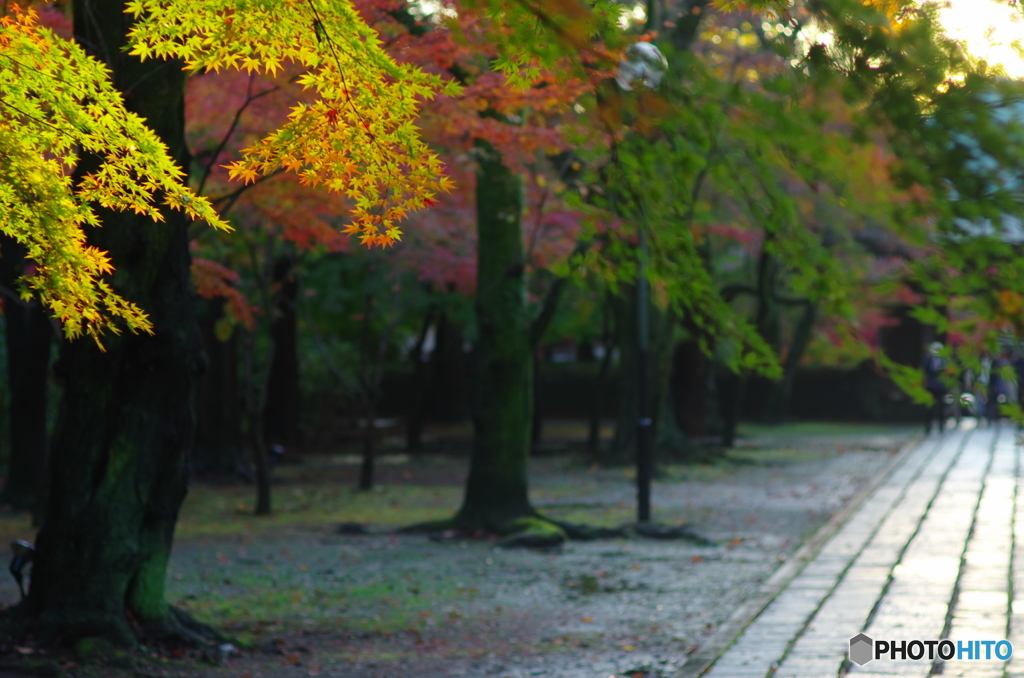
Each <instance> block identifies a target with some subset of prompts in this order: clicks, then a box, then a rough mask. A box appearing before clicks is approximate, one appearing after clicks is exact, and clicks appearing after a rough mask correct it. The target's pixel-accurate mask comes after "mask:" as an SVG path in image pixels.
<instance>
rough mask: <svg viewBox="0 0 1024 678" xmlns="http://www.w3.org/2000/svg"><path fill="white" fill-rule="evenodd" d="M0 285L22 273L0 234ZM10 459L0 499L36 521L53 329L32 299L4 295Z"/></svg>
mask: <svg viewBox="0 0 1024 678" xmlns="http://www.w3.org/2000/svg"><path fill="white" fill-rule="evenodd" d="M2 240H3V253H4V257H3V258H2V259H0V268H2V273H0V277H2V280H0V284H3V285H4V287H6V288H7V289H9V290H13V289H14V288H15V285H16V281H17V278H18V277H20V276H21V275H22V270H21V268H22V266H21V265H22V264H23V263H24V261H25V260H24V259H23V258H22V257H23V256H24V249H23V248H22V247H21V246H20V245H19V244H18V243H17V241H15V240H14V239H13V238H9V237H6V236H5V237H3V239H2ZM4 301H5V304H4V319H5V320H6V331H7V378H8V382H7V383H8V392H9V396H10V408H9V411H8V417H9V424H10V426H9V429H8V430H9V431H10V437H9V440H10V462H9V465H8V470H7V479H6V482H5V483H4V489H3V492H2V493H0V504H6V505H10V506H12V507H13V508H15V509H17V510H19V511H24V510H30V511H33V512H34V514H35V515H34V519H35V520H36V521H37V522H38V521H40V520H41V518H42V515H41V513H42V512H41V509H42V508H43V503H42V502H43V498H44V495H45V491H44V489H45V488H44V483H45V469H46V412H47V385H48V383H49V371H50V346H51V344H52V343H53V341H52V337H53V334H52V333H53V330H52V328H51V327H50V319H49V317H48V314H47V312H46V309H44V308H43V306H42V305H41V304H40V303H39V302H38V301H32V302H29V303H25V302H19V301H16V300H14V299H5V300H4Z"/></svg>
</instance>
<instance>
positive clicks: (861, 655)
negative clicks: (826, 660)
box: [850, 633, 875, 666]
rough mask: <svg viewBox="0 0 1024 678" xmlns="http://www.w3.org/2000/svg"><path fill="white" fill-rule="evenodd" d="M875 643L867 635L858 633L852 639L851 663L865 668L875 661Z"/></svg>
mask: <svg viewBox="0 0 1024 678" xmlns="http://www.w3.org/2000/svg"><path fill="white" fill-rule="evenodd" d="M874 649H875V641H873V640H871V638H870V637H868V635H867V634H864V633H858V634H857V635H855V636H854V637H853V638H850V661H851V662H853V663H854V664H856V665H857V666H864V665H865V664H867V663H868V662H869V661H871V660H872V659H874V654H875V652H874Z"/></svg>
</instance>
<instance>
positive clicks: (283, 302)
mask: <svg viewBox="0 0 1024 678" xmlns="http://www.w3.org/2000/svg"><path fill="white" fill-rule="evenodd" d="M294 268H295V260H294V259H293V258H292V257H290V256H282V257H278V259H277V260H276V261H275V262H274V270H273V281H274V286H275V287H276V288H277V294H276V295H275V296H274V316H273V321H272V322H271V325H270V337H271V339H270V340H271V342H272V343H273V346H274V352H273V355H272V357H271V362H270V374H269V375H268V382H267V402H266V405H265V406H264V408H263V436H264V439H265V441H266V443H267V444H268V445H281V446H283V447H284V448H285V449H286V450H288V449H291V448H294V446H295V445H297V444H298V442H299V401H300V393H299V345H298V314H297V307H296V303H297V302H298V294H299V283H298V280H297V279H296V277H295V270H294Z"/></svg>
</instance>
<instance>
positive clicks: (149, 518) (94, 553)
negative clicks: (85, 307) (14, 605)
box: [27, 0, 200, 644]
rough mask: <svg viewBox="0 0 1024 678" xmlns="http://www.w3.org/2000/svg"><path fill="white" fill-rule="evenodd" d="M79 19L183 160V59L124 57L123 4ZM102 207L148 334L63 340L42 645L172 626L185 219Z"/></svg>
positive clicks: (136, 106) (186, 423)
mask: <svg viewBox="0 0 1024 678" xmlns="http://www.w3.org/2000/svg"><path fill="white" fill-rule="evenodd" d="M74 16H75V27H74V28H75V35H76V37H77V39H78V40H79V41H80V42H81V43H82V44H83V45H84V46H85V48H86V49H87V50H88V51H89V52H90V53H92V54H93V55H94V56H97V57H98V58H100V59H105V60H106V62H107V65H108V66H109V67H110V68H111V70H112V72H113V78H114V83H115V85H116V86H117V87H118V88H120V89H121V90H122V91H123V92H124V93H125V99H126V103H127V105H128V108H129V109H130V110H133V111H135V112H136V113H138V114H140V115H142V116H143V117H145V118H147V119H148V124H149V125H150V126H151V127H152V128H153V129H154V130H155V131H156V132H157V134H159V135H160V136H161V137H162V138H163V140H164V142H165V143H166V144H167V145H168V147H169V150H170V153H171V157H173V158H176V159H177V160H178V161H179V162H181V164H182V165H187V163H186V162H185V159H186V156H187V151H186V148H185V143H184V120H185V116H184V94H185V74H184V73H183V72H182V70H181V68H180V64H177V63H168V62H163V61H159V60H149V61H146V62H145V63H141V62H139V61H138V59H137V58H135V57H132V56H129V55H128V54H127V51H126V50H125V49H124V46H125V34H126V30H127V28H128V26H129V24H130V18H129V17H128V16H127V15H125V13H124V3H123V2H121V0H75V2H74ZM90 165H92V166H95V159H89V158H85V159H83V161H82V163H80V169H79V172H81V171H82V170H83V169H88V168H89V167H90ZM98 213H99V214H100V216H101V218H102V220H103V223H104V226H103V228H101V229H90V230H89V232H88V234H87V235H88V239H89V244H90V245H93V246H96V247H98V248H99V249H101V250H105V251H107V252H109V253H110V256H111V259H112V260H113V262H114V264H115V266H116V267H117V271H116V272H115V273H114V274H113V276H112V284H113V286H114V288H115V289H116V290H117V291H118V292H119V293H120V294H122V295H124V296H125V297H126V298H127V299H130V300H131V301H133V302H136V303H138V304H140V305H141V306H142V308H144V309H145V310H146V312H147V313H148V314H149V317H150V319H151V321H152V323H153V327H154V334H153V335H152V336H150V335H144V334H143V335H136V334H131V333H125V334H122V335H120V336H114V335H107V336H106V337H105V339H104V342H105V345H106V351H101V350H99V349H98V348H97V347H96V346H95V345H94V343H93V342H91V341H89V340H87V339H83V340H79V341H72V342H66V343H65V344H64V346H63V350H62V352H61V373H62V375H63V378H64V396H63V399H62V401H61V405H60V409H59V414H58V419H57V424H56V429H55V432H54V439H53V447H52V463H51V474H50V482H51V492H50V495H49V502H48V505H47V512H46V518H45V523H44V525H43V527H42V529H41V530H40V532H39V535H38V539H37V544H36V546H37V551H36V557H35V563H34V566H33V567H34V570H33V573H32V585H31V589H30V592H29V598H28V603H27V606H28V608H29V611H30V612H32V613H34V614H35V617H36V621H37V637H40V638H42V639H43V640H44V641H53V640H54V639H56V638H58V637H59V638H60V639H61V640H63V641H65V642H68V641H73V640H74V639H76V638H80V637H83V636H97V635H102V636H106V637H108V638H110V639H112V640H114V641H117V642H120V643H125V644H132V643H133V642H134V634H133V632H132V629H131V627H130V626H129V623H128V620H127V619H126V613H130V614H131V615H132V617H133V618H134V619H135V620H137V621H139V622H141V623H143V624H152V625H154V626H156V627H158V628H162V629H169V628H173V627H176V626H178V625H176V624H174V623H173V622H174V620H176V619H177V616H176V615H173V614H171V611H170V609H169V607H168V604H167V601H166V597H165V592H164V581H165V579H166V575H167V561H168V557H169V556H170V552H171V542H172V539H173V534H174V525H175V521H176V520H177V517H178V510H179V507H180V506H181V502H182V500H183V499H184V497H185V492H186V479H187V469H186V452H187V449H188V446H189V444H190V442H191V441H190V438H191V435H192V423H193V421H192V411H191V393H192V386H193V382H194V379H195V376H196V374H197V373H198V370H199V354H200V342H199V336H198V330H197V328H196V322H195V315H194V314H195V311H194V304H193V294H192V287H191V281H190V277H189V276H190V274H189V252H188V232H187V230H186V226H187V224H186V219H185V218H184V217H183V216H182V215H181V214H180V213H177V212H173V213H168V214H167V215H166V221H165V222H163V223H159V224H158V223H153V222H152V221H150V220H148V219H146V218H144V217H141V216H138V215H134V214H131V213H111V212H108V211H105V210H98Z"/></svg>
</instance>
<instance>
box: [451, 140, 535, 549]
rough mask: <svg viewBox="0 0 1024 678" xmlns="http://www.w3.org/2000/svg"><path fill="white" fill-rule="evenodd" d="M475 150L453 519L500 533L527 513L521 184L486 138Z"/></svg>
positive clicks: (528, 363)
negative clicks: (464, 413)
mask: <svg viewBox="0 0 1024 678" xmlns="http://www.w3.org/2000/svg"><path fill="white" fill-rule="evenodd" d="M476 149H477V152H478V158H479V169H478V171H477V184H476V203H477V229H478V240H477V241H478V243H479V245H478V255H477V256H478V265H477V288H476V289H477V292H476V295H477V296H476V316H477V323H478V326H479V340H478V343H477V360H478V363H477V378H476V397H475V398H474V405H475V409H474V412H473V449H472V456H471V458H470V466H469V478H468V479H467V481H466V492H465V497H464V499H463V503H462V507H461V508H460V510H459V513H458V515H457V516H456V518H455V522H456V523H457V524H463V525H475V526H481V527H484V528H486V529H490V530H493V531H496V532H502V531H504V530H505V529H506V527H507V525H508V523H509V522H510V521H512V520H514V519H516V518H519V517H523V516H528V515H533V514H534V513H535V512H534V510H533V508H532V507H531V506H530V503H529V499H528V497H527V484H526V466H527V461H528V455H529V450H530V415H531V406H532V403H531V396H532V376H533V375H532V369H531V368H532V357H531V355H530V336H529V331H528V329H529V323H528V318H527V308H526V299H525V292H526V290H525V280H524V275H525V271H524V265H523V242H522V221H521V218H522V187H521V182H520V180H519V178H518V177H517V176H516V175H515V174H513V172H512V171H511V170H509V169H508V167H506V166H505V165H504V164H503V163H502V160H501V156H500V155H499V154H498V153H497V152H496V151H495V150H494V149H493V148H492V147H491V146H490V144H488V143H487V142H484V141H480V140H478V141H477V142H476Z"/></svg>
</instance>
